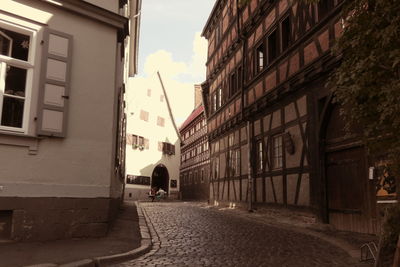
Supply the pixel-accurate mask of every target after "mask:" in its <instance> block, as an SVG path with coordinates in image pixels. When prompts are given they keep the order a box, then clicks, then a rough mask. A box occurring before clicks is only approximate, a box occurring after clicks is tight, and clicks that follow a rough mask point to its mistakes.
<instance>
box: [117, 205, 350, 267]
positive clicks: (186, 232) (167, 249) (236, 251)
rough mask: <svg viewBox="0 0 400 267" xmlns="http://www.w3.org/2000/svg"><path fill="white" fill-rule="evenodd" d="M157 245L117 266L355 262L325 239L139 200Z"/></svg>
mask: <svg viewBox="0 0 400 267" xmlns="http://www.w3.org/2000/svg"><path fill="white" fill-rule="evenodd" d="M140 205H141V207H142V209H143V212H144V213H145V215H146V216H147V219H148V220H150V221H151V222H149V224H150V231H151V233H152V236H153V242H154V245H153V249H152V251H151V252H149V253H148V254H146V255H144V256H142V257H140V258H138V259H135V260H132V261H129V262H126V263H123V264H118V265H116V266H307V267H308V266H355V265H356V264H357V261H356V260H355V259H353V258H351V257H349V256H348V254H347V253H346V252H345V251H343V250H341V249H340V248H338V247H335V246H333V245H331V244H329V243H327V242H326V241H324V240H320V239H318V238H316V237H313V236H309V235H305V234H302V233H300V232H296V231H292V230H288V229H287V228H281V227H279V228H278V226H273V225H268V224H265V223H261V222H257V221H251V220H247V219H245V218H242V217H240V216H235V215H234V214H232V213H228V214H227V213H222V212H220V211H218V210H216V209H212V208H208V207H207V206H205V205H201V204H196V203H179V202H175V203H159V202H158V203H141V204H140Z"/></svg>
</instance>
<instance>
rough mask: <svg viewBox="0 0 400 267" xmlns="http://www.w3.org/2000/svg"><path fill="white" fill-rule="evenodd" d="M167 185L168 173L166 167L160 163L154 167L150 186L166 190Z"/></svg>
mask: <svg viewBox="0 0 400 267" xmlns="http://www.w3.org/2000/svg"><path fill="white" fill-rule="evenodd" d="M168 185H169V174H168V170H167V168H166V167H165V166H164V165H162V164H160V165H158V166H157V167H155V168H154V171H153V175H152V177H151V187H152V188H153V187H157V188H158V189H159V188H162V189H163V190H164V191H166V192H168V189H169V187H168Z"/></svg>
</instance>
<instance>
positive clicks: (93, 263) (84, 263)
mask: <svg viewBox="0 0 400 267" xmlns="http://www.w3.org/2000/svg"><path fill="white" fill-rule="evenodd" d="M135 204H136V210H137V213H138V217H139V227H140V235H141V240H140V247H138V248H136V249H134V250H131V251H128V252H125V253H119V254H114V255H109V256H102V257H96V258H93V259H83V260H79V261H74V262H70V263H66V264H61V265H57V264H54V263H42V264H35V265H29V266H25V267H99V266H102V265H109V264H112V263H118V262H123V261H128V260H133V259H135V258H137V257H139V256H142V255H144V254H146V253H147V252H149V251H150V250H151V248H152V246H153V243H152V239H151V235H150V231H149V228H148V226H147V222H146V218H145V216H144V215H143V211H142V208H141V207H140V206H139V203H138V202H137V201H136V202H135Z"/></svg>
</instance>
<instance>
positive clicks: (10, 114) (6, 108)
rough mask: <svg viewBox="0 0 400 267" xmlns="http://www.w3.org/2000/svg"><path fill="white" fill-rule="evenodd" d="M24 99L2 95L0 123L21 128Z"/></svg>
mask: <svg viewBox="0 0 400 267" xmlns="http://www.w3.org/2000/svg"><path fill="white" fill-rule="evenodd" d="M24 102H25V101H24V100H23V99H19V98H14V97H7V96H5V97H4V100H3V113H2V118H1V125H3V126H9V127H18V128H22V119H23V116H24Z"/></svg>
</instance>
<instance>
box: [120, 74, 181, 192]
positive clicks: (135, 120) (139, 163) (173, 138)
mask: <svg viewBox="0 0 400 267" xmlns="http://www.w3.org/2000/svg"><path fill="white" fill-rule="evenodd" d="M166 90H168V88H166ZM126 102H127V111H126V113H127V118H128V119H127V135H132V134H133V135H137V136H142V137H144V138H146V139H148V140H149V148H148V149H143V150H140V149H137V148H136V149H134V148H133V147H132V145H127V147H126V173H127V174H128V175H137V176H148V177H151V176H152V174H153V171H154V168H155V167H156V166H157V165H159V164H163V165H165V167H166V168H167V170H168V173H169V182H170V181H171V179H173V180H176V181H177V188H171V187H170V185H169V190H170V194H174V193H175V194H176V193H177V192H178V191H179V186H180V185H179V165H180V141H179V138H178V136H177V133H176V131H175V129H174V127H173V123H172V120H171V118H170V115H169V112H168V107H167V102H166V99H165V96H164V93H163V91H162V88H161V85H160V83H159V81H158V79H156V78H155V79H154V80H153V82H149V83H143V80H141V79H140V78H130V79H129V82H128V88H127V94H126ZM141 111H145V112H148V114H149V115H148V121H144V120H142V119H141V118H140V113H141ZM158 117H161V118H163V119H164V126H159V125H158V124H157V121H158ZM159 142H167V143H170V144H173V145H175V155H166V154H163V152H162V151H160V149H159ZM149 188H150V186H142V185H132V184H127V185H126V189H127V191H126V192H128V191H129V190H131V191H130V192H133V193H134V194H135V195H136V196H140V197H142V196H143V191H145V192H146V193H147V192H148V190H149ZM133 189H136V190H133ZM139 191H141V192H142V193H139Z"/></svg>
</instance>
